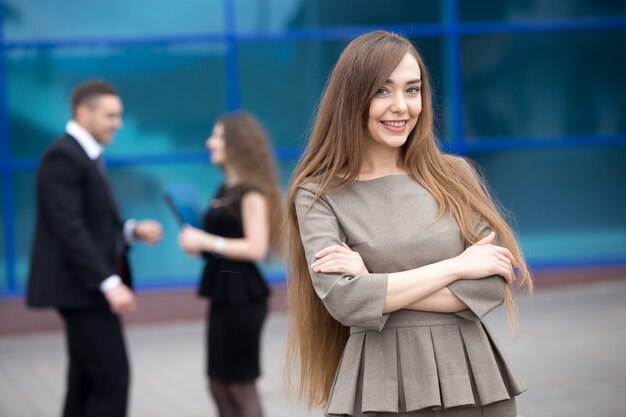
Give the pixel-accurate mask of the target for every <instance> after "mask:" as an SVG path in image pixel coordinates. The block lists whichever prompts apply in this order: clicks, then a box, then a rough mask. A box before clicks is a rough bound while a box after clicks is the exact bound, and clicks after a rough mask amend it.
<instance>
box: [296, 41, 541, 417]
mask: <svg viewBox="0 0 626 417" xmlns="http://www.w3.org/2000/svg"><path fill="white" fill-rule="evenodd" d="M287 202H288V206H287V209H288V224H287V228H288V235H289V242H288V244H287V249H288V251H289V253H288V256H287V260H288V262H289V265H288V267H289V273H288V277H289V280H288V294H289V302H290V333H289V345H288V366H287V369H288V371H289V370H291V371H295V372H294V373H296V372H297V373H298V374H299V379H298V383H299V384H298V386H297V387H296V388H297V390H298V391H299V392H300V394H301V396H302V397H303V398H305V399H306V401H307V402H308V404H309V405H320V406H324V407H325V408H326V415H329V416H340V415H341V416H345V415H349V416H362V415H365V414H367V415H368V416H376V415H379V414H378V413H380V415H390V414H393V415H406V416H432V415H435V414H433V413H434V412H437V413H438V414H436V415H440V416H452V415H454V416H459V417H471V416H498V417H513V416H515V415H516V405H515V398H514V397H515V396H516V395H518V394H520V393H522V392H523V391H524V390H525V389H526V388H525V386H524V384H523V383H522V382H521V381H520V380H519V378H518V377H517V375H516V374H515V372H514V371H513V369H512V368H511V367H510V366H509V365H508V363H507V362H506V361H505V360H504V359H503V358H504V355H503V353H502V352H501V351H500V350H499V348H498V347H497V345H496V344H495V342H493V340H494V339H493V336H492V335H490V334H489V333H488V330H487V329H486V328H485V327H484V326H483V324H482V321H481V319H482V317H483V316H485V315H486V314H487V313H489V312H490V311H491V310H493V309H495V308H496V307H498V306H500V305H501V304H503V303H505V304H506V306H507V309H508V312H509V319H510V322H511V325H512V327H513V328H514V327H515V323H516V316H515V307H514V303H513V298H512V284H513V282H514V281H516V279H517V278H518V276H519V278H520V279H519V282H521V284H522V285H526V286H527V287H528V288H529V289H531V288H532V280H531V277H530V274H529V273H528V269H527V268H526V264H525V262H524V258H523V256H522V253H521V251H520V249H519V246H518V244H517V241H516V239H515V237H514V235H513V233H512V232H511V230H510V228H509V227H508V225H507V224H506V223H505V221H504V220H503V218H502V216H501V215H500V214H499V212H498V210H497V209H496V206H495V204H494V202H493V201H492V199H491V197H490V196H489V194H488V193H487V191H486V187H485V186H484V184H483V182H482V181H481V179H480V177H479V176H478V175H477V174H476V172H475V171H474V169H473V168H472V166H471V165H470V163H469V162H468V161H466V160H464V159H461V158H459V157H455V156H452V155H446V154H443V153H442V152H441V151H440V150H439V147H438V146H437V142H436V138H435V136H434V133H433V113H432V103H431V92H430V85H429V81H428V72H427V69H426V66H425V65H424V62H423V60H422V58H421V56H420V55H419V54H418V52H417V51H416V50H415V48H414V47H413V45H412V44H411V43H410V42H409V41H408V40H407V39H406V38H404V37H401V36H398V35H396V34H392V33H389V32H372V33H368V34H365V35H362V36H360V37H358V38H356V39H355V40H353V41H352V42H351V43H350V44H349V45H348V46H347V47H346V49H345V50H344V51H343V53H342V54H341V56H340V58H339V61H338V62H337V64H336V66H335V68H334V69H333V72H332V74H331V76H330V78H329V81H328V84H327V86H326V90H325V91H324V93H323V96H322V99H321V104H320V108H319V113H318V115H317V118H316V122H315V126H314V128H313V131H312V134H311V137H310V138H309V142H308V145H307V148H306V150H305V152H304V154H303V156H302V158H301V159H300V162H299V164H298V167H297V168H296V170H295V172H294V174H293V176H292V181H291V184H290V187H289V193H288V201H287ZM514 268H517V269H518V274H516V273H515V272H514ZM288 375H289V374H288Z"/></svg>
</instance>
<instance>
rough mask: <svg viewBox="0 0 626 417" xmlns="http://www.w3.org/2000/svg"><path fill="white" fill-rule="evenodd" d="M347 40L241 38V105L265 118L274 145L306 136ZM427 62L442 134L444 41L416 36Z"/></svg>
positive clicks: (291, 144)
mask: <svg viewBox="0 0 626 417" xmlns="http://www.w3.org/2000/svg"><path fill="white" fill-rule="evenodd" d="M347 43H348V41H323V42H322V41H302V42H286V41H285V42H245V43H241V44H239V45H238V58H239V64H240V89H241V104H242V107H243V108H245V109H247V110H250V111H251V112H253V113H255V114H256V115H257V116H258V117H259V118H260V120H261V121H262V122H263V123H264V124H265V126H266V127H267V130H268V131H269V134H270V135H271V138H272V141H273V143H274V146H276V147H278V148H300V147H303V146H304V144H305V143H306V140H307V139H308V136H307V135H308V133H309V131H310V128H311V127H312V123H313V121H314V120H313V119H314V116H315V114H314V112H315V108H316V105H317V103H318V101H319V99H320V96H321V93H322V90H323V88H324V85H325V83H326V80H327V78H328V76H329V75H330V72H331V70H332V68H333V66H334V65H335V62H336V61H337V58H338V57H339V55H340V54H341V51H342V50H343V49H344V48H345V46H346V45H347ZM415 43H416V45H417V47H418V48H419V49H420V50H421V52H422V54H423V55H424V59H425V60H426V63H427V65H428V67H429V71H430V74H431V78H432V79H433V86H434V91H435V103H436V104H437V108H438V113H437V114H438V116H437V119H438V121H439V122H440V123H439V124H440V125H441V128H442V134H443V135H444V136H445V133H446V131H447V130H446V123H445V120H444V119H445V118H443V117H442V113H443V110H444V107H445V103H443V104H444V106H443V107H442V106H441V104H442V101H443V99H444V97H445V96H446V94H447V88H446V85H445V83H444V81H445V80H444V72H443V71H444V62H443V59H444V57H445V51H444V50H443V48H444V46H443V45H444V42H443V41H442V40H441V39H433V38H427V39H423V40H417V41H415Z"/></svg>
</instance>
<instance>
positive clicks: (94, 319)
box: [59, 310, 130, 417]
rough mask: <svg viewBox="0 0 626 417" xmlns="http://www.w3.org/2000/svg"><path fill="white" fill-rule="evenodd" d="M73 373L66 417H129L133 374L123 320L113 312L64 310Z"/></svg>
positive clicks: (65, 408) (70, 369) (67, 397)
mask: <svg viewBox="0 0 626 417" xmlns="http://www.w3.org/2000/svg"><path fill="white" fill-rule="evenodd" d="M59 313H60V314H61V317H62V318H63V321H64V322H65V332H66V338H67V352H68V359H69V369H68V376H67V395H66V398H65V406H64V410H63V417H125V416H126V410H127V404H128V388H129V382H130V370H129V365H128V356H127V354H126V345H125V343H124V334H123V332H122V324H121V322H120V319H119V317H118V316H117V315H116V314H113V313H112V312H111V311H109V310H60V311H59Z"/></svg>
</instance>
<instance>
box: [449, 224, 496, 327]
mask: <svg viewBox="0 0 626 417" xmlns="http://www.w3.org/2000/svg"><path fill="white" fill-rule="evenodd" d="M475 230H477V233H476V236H478V237H479V239H482V238H483V237H485V236H487V235H488V234H489V233H490V232H491V229H490V228H489V226H488V225H487V224H486V223H482V222H481V223H480V224H479V225H478V226H477V227H476V229H475ZM495 244H499V241H498V239H497V237H496V242H495ZM505 288H506V281H505V279H504V278H503V277H501V276H500V275H492V276H490V277H487V278H482V279H460V280H457V281H454V282H453V283H451V284H449V285H448V289H449V290H450V291H452V293H453V294H454V295H455V296H457V297H458V298H459V299H460V300H461V301H463V302H464V303H465V305H466V306H467V307H468V310H463V311H459V312H458V313H456V314H457V315H458V316H460V317H463V318H465V319H468V320H480V319H481V318H483V317H484V316H485V315H486V314H487V313H489V312H490V311H492V310H493V309H495V308H496V307H499V306H500V305H502V303H503V302H504V293H505Z"/></svg>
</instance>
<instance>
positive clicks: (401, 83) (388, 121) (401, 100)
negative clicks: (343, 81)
mask: <svg viewBox="0 0 626 417" xmlns="http://www.w3.org/2000/svg"><path fill="white" fill-rule="evenodd" d="M421 85H422V81H421V72H420V67H419V65H418V64H417V60H416V59H415V57H413V55H411V54H406V55H405V56H404V58H403V59H402V61H401V62H400V64H398V66H397V67H396V69H395V70H394V71H393V72H392V73H391V75H390V76H389V79H388V80H387V81H386V82H385V84H383V85H382V86H381V87H380V89H379V90H378V91H377V93H376V95H375V96H374V98H373V99H372V102H371V103H370V109H369V118H368V122H367V133H368V140H370V141H372V142H373V143H374V144H378V145H382V146H384V147H391V148H399V147H401V146H402V145H404V143H405V142H406V140H407V138H408V136H409V133H411V131H413V128H414V127H415V125H416V124H417V119H418V117H419V115H420V113H421V111H422V93H421Z"/></svg>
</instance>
